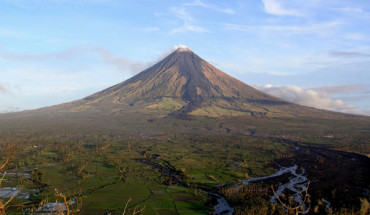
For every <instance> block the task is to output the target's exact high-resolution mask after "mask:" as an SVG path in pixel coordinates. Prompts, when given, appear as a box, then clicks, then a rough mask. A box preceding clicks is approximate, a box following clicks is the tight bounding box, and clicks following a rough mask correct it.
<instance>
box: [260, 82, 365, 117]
mask: <svg viewBox="0 0 370 215" xmlns="http://www.w3.org/2000/svg"><path fill="white" fill-rule="evenodd" d="M255 87H256V88H257V89H259V90H262V91H264V92H266V93H268V94H271V95H273V96H276V97H279V98H282V99H285V100H287V101H289V102H293V103H297V104H300V105H304V106H309V107H314V108H318V109H325V110H331V111H339V112H344V113H355V114H364V113H362V112H361V111H359V110H358V108H357V107H356V106H353V105H350V104H347V103H345V102H344V101H342V100H340V99H333V95H334V94H337V93H347V92H353V91H356V90H358V86H355V85H344V86H331V87H318V88H303V87H298V86H294V85H287V86H273V85H264V86H258V85H257V86H255Z"/></svg>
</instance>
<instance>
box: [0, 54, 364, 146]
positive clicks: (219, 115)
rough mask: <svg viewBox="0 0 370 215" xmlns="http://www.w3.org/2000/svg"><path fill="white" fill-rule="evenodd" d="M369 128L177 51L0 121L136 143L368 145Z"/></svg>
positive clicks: (15, 128)
mask: <svg viewBox="0 0 370 215" xmlns="http://www.w3.org/2000/svg"><path fill="white" fill-rule="evenodd" d="M29 125H32V126H29ZM33 125H35V126H33ZM369 125H370V118H369V117H364V116H356V115H350V114H343V113H336V112H331V111H325V110H319V109H315V108H310V107H305V106H301V105H297V104H293V103H290V102H287V101H284V100H282V99H279V98H276V97H273V96H270V95H268V94H265V93H263V92H261V91H258V90H256V89H254V88H253V87H251V86H248V85H247V84H244V83H243V82H241V81H239V80H237V79H235V78H233V77H231V76H229V75H227V74H225V73H223V72H222V71H220V70H219V69H217V68H215V67H214V66H212V65H211V64H209V63H208V62H207V61H205V60H203V59H202V58H200V57H199V56H198V55H196V54H195V53H194V52H192V51H191V50H190V49H188V48H183V47H182V48H179V49H177V50H175V51H174V52H173V53H171V54H170V55H169V56H167V57H166V58H164V59H163V60H161V61H160V62H158V63H156V64H155V65H153V66H152V67H150V68H148V69H146V70H144V71H142V72H141V73H139V74H137V75H135V76H133V77H132V78H130V79H128V80H126V81H124V82H122V83H119V84H117V85H115V86H112V87H109V88H107V89H105V90H102V91H100V92H97V93H95V94H93V95H90V96H87V97H85V98H83V99H80V100H76V101H72V102H69V103H65V104H60V105H55V106H52V107H45V108H41V109H38V110H33V111H25V112H19V113H13V114H4V115H0V132H1V131H2V130H3V131H7V132H8V131H11V132H14V133H18V132H20V131H24V132H25V133H27V134H28V133H38V132H44V133H47V134H48V135H49V134H52V133H55V135H59V134H60V133H61V131H62V133H65V134H67V133H74V134H75V135H81V134H111V135H113V136H114V135H118V136H125V137H127V136H129V137H135V138H137V137H145V138H147V137H152V136H158V135H162V136H164V137H168V136H171V135H190V136H194V135H201V136H202V135H206V136H207V135H210V136H212V135H216V136H219V135H221V136H222V135H235V136H239V135H242V136H245V135H253V136H263V137H276V136H277V137H283V138H289V139H299V140H302V139H306V140H308V141H312V140H313V139H314V140H317V142H326V141H328V140H330V141H333V140H334V139H333V138H332V137H335V138H337V140H338V141H339V142H340V143H343V144H347V145H348V144H349V145H351V144H355V143H356V144H357V143H358V142H359V143H364V144H365V143H368V139H369V135H368V134H369V132H368V131H369V129H370V128H369ZM328 137H330V138H329V139H328Z"/></svg>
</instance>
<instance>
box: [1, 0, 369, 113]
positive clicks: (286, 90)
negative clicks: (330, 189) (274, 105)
mask: <svg viewBox="0 0 370 215" xmlns="http://www.w3.org/2000/svg"><path fill="white" fill-rule="evenodd" d="M179 44H183V45H186V46H188V47H189V48H191V49H192V50H193V51H194V52H195V53H197V54H198V55H199V56H200V57H202V58H204V59H205V60H207V61H209V62H210V63H212V64H214V65H215V66H216V67H218V68H219V69H221V70H222V71H224V72H226V73H228V74H229V75H231V76H234V77H236V78H238V79H240V80H241V81H243V82H245V83H247V84H249V85H252V86H254V87H256V88H258V89H260V90H263V91H265V92H268V93H271V94H273V95H276V96H279V97H282V98H284V99H287V100H290V101H293V102H297V103H300V104H304V105H308V106H313V107H317V108H323V109H329V110H335V111H342V112H350V113H357V114H366V115H370V81H369V80H370V1H368V0H356V1H353V0H330V1H327V0H310V1H304V0H244V1H242V0H235V1H230V0H220V1H210V0H188V1H181V0H178V1H164V0H156V1H141V0H136V1H123V0H0V65H1V66H0V112H11V111H20V110H25V109H35V108H39V107H44V106H50V105H54V104H59V103H63V102H68V101H72V100H75V99H79V98H83V97H85V96H88V95H89V94H92V93H94V92H96V91H99V90H102V89H104V88H106V87H109V86H111V85H113V84H116V83H119V82H121V81H124V80H125V79H127V78H129V77H131V76H132V75H134V74H136V73H138V72H140V71H142V70H143V69H145V68H146V67H148V66H150V65H152V64H153V63H155V62H157V61H158V60H159V59H161V58H163V57H164V56H165V55H166V54H168V53H169V52H170V51H171V50H173V47H174V46H176V45H179Z"/></svg>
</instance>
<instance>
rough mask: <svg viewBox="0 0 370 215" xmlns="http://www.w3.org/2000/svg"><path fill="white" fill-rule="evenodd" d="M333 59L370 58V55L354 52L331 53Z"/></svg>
mask: <svg viewBox="0 0 370 215" xmlns="http://www.w3.org/2000/svg"><path fill="white" fill-rule="evenodd" d="M330 55H331V56H333V57H345V58H348V57H350V58H352V57H370V54H367V53H361V52H352V51H335V52H331V53H330Z"/></svg>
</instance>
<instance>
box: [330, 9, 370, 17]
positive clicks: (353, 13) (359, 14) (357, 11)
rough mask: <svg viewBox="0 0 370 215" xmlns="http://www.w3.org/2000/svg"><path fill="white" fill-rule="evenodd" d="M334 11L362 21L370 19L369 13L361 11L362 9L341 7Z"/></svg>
mask: <svg viewBox="0 0 370 215" xmlns="http://www.w3.org/2000/svg"><path fill="white" fill-rule="evenodd" d="M335 10H337V11H341V12H344V13H347V14H349V15H351V16H357V17H360V18H363V19H369V18H370V13H368V12H367V11H365V10H363V9H362V8H357V7H341V8H336V9H335Z"/></svg>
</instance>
